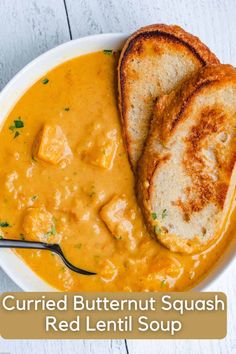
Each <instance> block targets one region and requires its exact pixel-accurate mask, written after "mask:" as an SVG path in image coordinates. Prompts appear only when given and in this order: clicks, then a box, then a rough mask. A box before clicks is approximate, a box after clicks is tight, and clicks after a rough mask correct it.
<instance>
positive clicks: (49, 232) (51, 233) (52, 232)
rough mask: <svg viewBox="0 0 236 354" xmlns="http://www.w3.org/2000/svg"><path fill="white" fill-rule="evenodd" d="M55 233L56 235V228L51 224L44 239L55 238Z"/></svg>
mask: <svg viewBox="0 0 236 354" xmlns="http://www.w3.org/2000/svg"><path fill="white" fill-rule="evenodd" d="M56 233H57V230H56V226H55V224H53V225H52V228H51V230H50V231H48V232H47V233H46V234H45V235H44V236H46V237H49V236H55V235H56Z"/></svg>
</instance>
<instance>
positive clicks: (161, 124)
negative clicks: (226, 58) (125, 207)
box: [137, 65, 236, 254]
mask: <svg viewBox="0 0 236 354" xmlns="http://www.w3.org/2000/svg"><path fill="white" fill-rule="evenodd" d="M226 83H232V84H233V85H234V86H235V87H236V69H235V68H234V67H232V66H231V65H213V66H209V67H204V68H202V69H201V70H200V71H199V72H198V73H196V74H195V76H194V77H192V78H191V79H190V80H189V81H187V82H185V83H184V84H183V85H182V86H181V87H180V88H179V89H178V90H177V91H176V92H171V93H170V94H169V95H165V96H163V97H161V98H160V99H159V100H158V101H157V103H156V107H155V109H154V114H153V120H152V123H151V128H150V132H149V136H148V138H147V142H146V146H145V149H144V152H143V155H142V157H141V159H140V161H139V164H138V170H137V196H138V200H139V203H140V206H141V209H142V211H143V214H144V217H145V220H146V223H147V226H148V228H149V231H150V233H151V235H152V236H153V237H154V238H157V239H158V240H159V241H160V242H162V243H163V245H165V246H166V247H168V248H170V249H171V250H172V251H173V252H181V253H189V254H190V253H196V252H199V251H202V250H203V249H204V248H207V247H209V246H210V245H211V244H212V243H213V242H214V241H215V239H216V238H217V237H218V236H219V235H214V237H212V238H211V240H210V241H209V242H207V243H205V244H204V245H203V243H202V242H200V239H198V238H197V237H196V238H195V239H192V240H189V239H184V238H181V239H180V238H178V237H175V235H170V234H165V233H164V234H160V235H156V233H155V232H154V226H155V222H154V220H153V218H152V206H151V195H152V193H153V188H154V186H153V183H154V182H153V181H154V175H155V173H156V171H157V169H158V168H160V167H161V164H162V163H163V162H165V160H166V159H168V153H165V154H163V153H162V151H161V150H162V146H168V142H169V141H170V139H171V138H172V137H173V136H174V134H175V132H176V130H177V129H178V126H179V124H183V122H184V121H185V119H189V118H188V110H189V109H190V107H191V105H192V102H193V101H194V99H195V98H196V97H197V96H198V95H199V93H201V94H202V93H203V92H204V90H208V89H209V87H214V88H217V89H219V88H220V87H224V85H225V84H226ZM224 119H226V120H227V119H228V118H227V117H224V114H222V111H221V110H220V109H218V107H217V105H216V106H213V107H209V109H208V111H207V112H206V111H205V110H203V111H202V112H201V120H200V122H199V124H198V125H197V126H195V127H194V129H192V131H191V134H190V136H189V137H188V138H186V146H187V148H186V153H187V154H186V159H185V169H186V170H187V172H188V173H189V174H190V175H191V174H194V173H195V172H196V171H194V168H195V167H194V166H195V165H194V164H193V162H194V158H195V157H196V152H197V151H196V149H197V141H198V142H199V141H201V139H202V137H203V136H204V134H206V135H207V134H210V133H211V132H213V133H214V132H216V131H217V127H218V126H220V125H224ZM234 139H235V138H234ZM235 141H236V140H235ZM197 162H198V164H199V163H201V161H200V162H199V161H197ZM217 163H218V164H219V161H217ZM235 163H236V143H235V142H234V143H232V150H231V151H230V152H229V153H228V155H227V161H226V163H225V164H224V166H218V168H219V169H222V170H223V172H222V173H223V175H222V176H221V181H220V183H219V184H218V187H217V189H216V187H215V185H214V184H213V183H212V181H208V180H207V178H204V180H203V181H200V182H199V180H197V179H195V181H194V187H197V186H198V185H200V188H199V190H197V193H196V195H197V198H196V200H193V201H191V203H190V204H187V203H185V205H184V206H181V205H180V207H183V215H184V217H186V220H188V218H189V217H191V214H192V213H194V212H198V211H199V210H201V209H202V208H203V207H204V206H205V205H206V204H207V203H209V202H212V203H214V204H215V205H216V206H217V208H218V209H219V210H223V208H224V203H225V200H226V194H227V190H228V187H229V180H230V176H231V175H232V172H233V170H234V168H235ZM202 167H204V166H201V164H200V168H201V169H202ZM197 177H199V176H197Z"/></svg>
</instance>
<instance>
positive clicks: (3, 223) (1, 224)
mask: <svg viewBox="0 0 236 354" xmlns="http://www.w3.org/2000/svg"><path fill="white" fill-rule="evenodd" d="M10 226H11V225H10V224H9V223H8V222H7V221H0V227H10Z"/></svg>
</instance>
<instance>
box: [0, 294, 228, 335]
mask: <svg viewBox="0 0 236 354" xmlns="http://www.w3.org/2000/svg"><path fill="white" fill-rule="evenodd" d="M226 333H227V299H226V295H225V294H224V293H197V292H186V293H23V292H21V293H4V294H2V295H1V298H0V334H1V336H2V337H3V338H6V339H49V338H50V339H59V338H60V339H109V338H128V339H138V338H139V339H142V338H143V339H152V338H154V339H155V338H159V339H181V338H182V339H220V338H224V337H225V336H226Z"/></svg>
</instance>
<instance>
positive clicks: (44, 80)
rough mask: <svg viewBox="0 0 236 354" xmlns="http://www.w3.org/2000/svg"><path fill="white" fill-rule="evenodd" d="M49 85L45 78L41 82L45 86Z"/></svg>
mask: <svg viewBox="0 0 236 354" xmlns="http://www.w3.org/2000/svg"><path fill="white" fill-rule="evenodd" d="M48 83H49V80H48V78H47V77H45V79H43V80H42V84H44V85H47V84H48Z"/></svg>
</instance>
